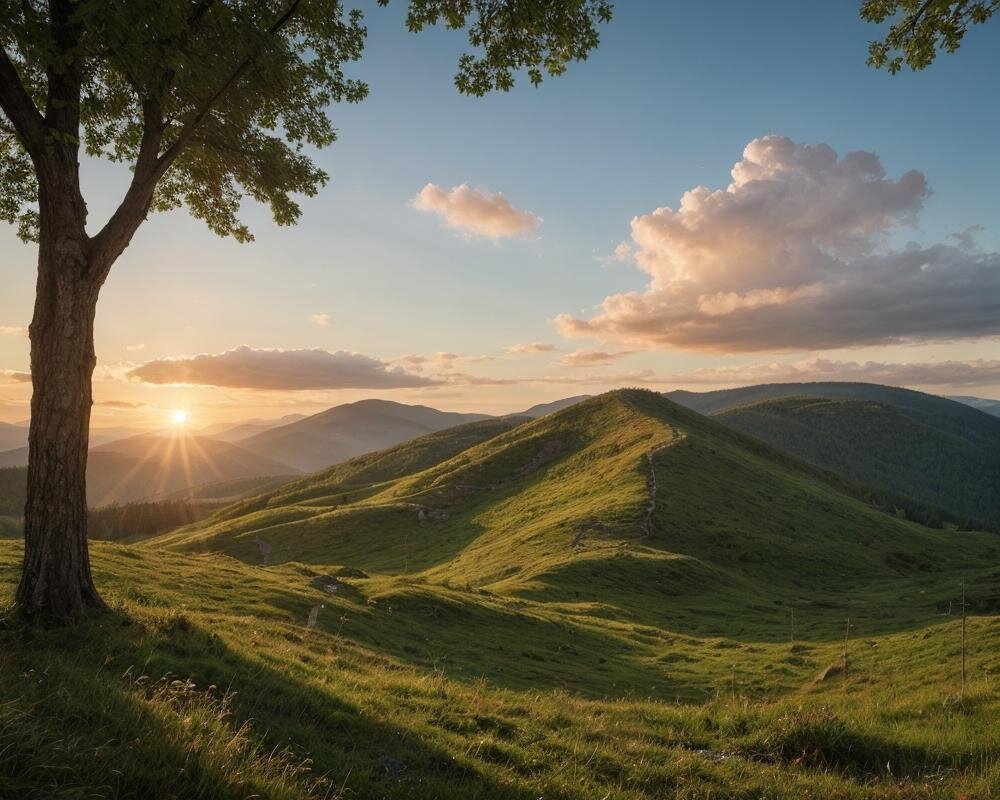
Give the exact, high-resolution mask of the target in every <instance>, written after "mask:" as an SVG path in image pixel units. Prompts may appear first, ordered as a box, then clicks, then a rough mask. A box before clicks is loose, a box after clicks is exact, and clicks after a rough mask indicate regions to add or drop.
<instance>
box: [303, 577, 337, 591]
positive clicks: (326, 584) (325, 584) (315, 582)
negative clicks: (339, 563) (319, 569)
mask: <svg viewBox="0 0 1000 800" xmlns="http://www.w3.org/2000/svg"><path fill="white" fill-rule="evenodd" d="M310 585H312V586H313V587H315V588H316V589H322V590H323V591H324V592H327V593H329V594H336V593H337V590H338V589H339V588H340V581H338V580H337V579H336V578H335V577H334V576H332V575H317V576H316V577H315V578H313V579H312V580H311V581H310Z"/></svg>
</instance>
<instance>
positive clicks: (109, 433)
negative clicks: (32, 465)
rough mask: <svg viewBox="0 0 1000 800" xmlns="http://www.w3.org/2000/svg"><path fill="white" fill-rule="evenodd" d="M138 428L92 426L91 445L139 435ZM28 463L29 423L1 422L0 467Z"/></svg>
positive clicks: (21, 465) (19, 465)
mask: <svg viewBox="0 0 1000 800" xmlns="http://www.w3.org/2000/svg"><path fill="white" fill-rule="evenodd" d="M138 433H139V431H138V430H137V429H136V428H127V427H124V426H118V427H114V428H92V429H91V431H90V446H91V447H96V446H98V445H101V444H105V443H107V442H113V441H115V440H117V439H125V438H127V437H129V436H136V435H138ZM27 464H28V423H27V422H24V423H18V424H16V425H11V424H9V423H6V422H0V469H2V468H4V467H24V466H27Z"/></svg>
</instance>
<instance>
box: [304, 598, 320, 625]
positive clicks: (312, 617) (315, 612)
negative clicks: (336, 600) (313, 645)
mask: <svg viewBox="0 0 1000 800" xmlns="http://www.w3.org/2000/svg"><path fill="white" fill-rule="evenodd" d="M322 607H323V604H322V603H317V604H316V605H314V606H313V607H312V608H310V609H309V619H307V620H306V627H307V628H310V629H311V628H315V627H316V620H317V619H318V618H319V610H320V609H321V608H322Z"/></svg>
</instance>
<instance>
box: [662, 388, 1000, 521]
mask: <svg viewBox="0 0 1000 800" xmlns="http://www.w3.org/2000/svg"><path fill="white" fill-rule="evenodd" d="M668 396H669V397H672V398H673V399H675V400H676V401H677V402H680V403H682V404H684V405H686V406H688V407H690V408H693V409H695V410H697V411H700V412H702V413H706V414H714V415H716V418H717V419H719V420H720V421H721V422H724V423H725V424H727V425H729V426H731V427H733V428H735V429H737V430H740V431H743V432H744V433H748V434H750V435H752V436H755V437H757V438H759V439H762V440H764V441H765V442H767V443H769V444H771V445H773V446H775V447H778V448H780V449H781V450H784V451H786V452H788V453H792V454H794V455H796V456H799V457H801V458H803V459H805V460H807V461H809V462H811V463H813V464H816V465H817V466H820V467H823V468H825V469H829V470H832V471H834V472H836V473H838V474H839V475H841V476H844V477H845V478H848V479H850V480H852V481H855V482H858V483H860V484H864V485H867V486H868V487H871V488H872V489H874V490H876V491H880V492H885V493H888V494H887V497H888V498H890V499H891V500H894V501H895V503H896V505H899V506H902V507H906V508H907V510H908V511H910V512H911V513H913V514H914V515H915V516H916V517H918V518H922V519H935V518H937V519H940V518H941V517H942V516H943V517H945V518H947V519H950V520H952V521H954V522H957V523H959V524H962V523H966V524H968V525H975V526H976V527H988V528H990V529H993V530H1000V419H997V418H995V417H991V416H989V415H987V414H984V413H982V412H981V411H979V410H977V409H974V408H971V407H969V406H968V405H964V404H962V403H957V402H955V401H953V400H949V399H946V398H943V397H937V396H935V395H929V394H924V393H922V392H914V391H911V390H909V389H897V388H893V387H890V386H878V385H875V384H866V383H801V384H766V385H763V386H750V387H745V388H742V389H728V390H722V391H717V392H705V393H701V394H699V393H692V392H672V393H670V394H669V395H668ZM894 495H895V497H893V496H894Z"/></svg>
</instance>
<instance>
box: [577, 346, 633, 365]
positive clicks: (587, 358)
mask: <svg viewBox="0 0 1000 800" xmlns="http://www.w3.org/2000/svg"><path fill="white" fill-rule="evenodd" d="M633 353H635V350H616V351H613V352H607V351H604V350H587V349H581V350H574V351H573V352H572V353H567V354H566V355H564V356H563V357H562V358H560V359H559V363H560V364H562V365H563V366H564V367H599V366H602V365H604V364H611V363H612V362H614V361H617V360H618V359H619V358H624V357H625V356H630V355H632V354H633Z"/></svg>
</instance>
